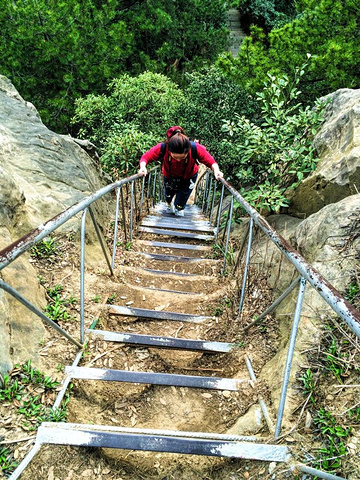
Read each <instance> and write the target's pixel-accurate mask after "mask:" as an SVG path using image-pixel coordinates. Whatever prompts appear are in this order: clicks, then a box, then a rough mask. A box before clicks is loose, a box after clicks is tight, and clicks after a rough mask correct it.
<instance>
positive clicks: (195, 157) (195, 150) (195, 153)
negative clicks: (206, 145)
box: [160, 141, 199, 165]
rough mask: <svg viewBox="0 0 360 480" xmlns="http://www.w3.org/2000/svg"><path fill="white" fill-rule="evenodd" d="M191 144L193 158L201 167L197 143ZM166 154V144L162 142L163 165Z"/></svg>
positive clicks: (161, 158)
mask: <svg viewBox="0 0 360 480" xmlns="http://www.w3.org/2000/svg"><path fill="white" fill-rule="evenodd" d="M190 144H191V156H192V158H193V159H194V160H195V162H196V163H197V164H198V165H199V162H198V154H197V148H196V142H192V141H190ZM165 153H166V143H164V142H162V143H161V150H160V154H161V157H160V160H161V163H162V162H163V160H164V156H165Z"/></svg>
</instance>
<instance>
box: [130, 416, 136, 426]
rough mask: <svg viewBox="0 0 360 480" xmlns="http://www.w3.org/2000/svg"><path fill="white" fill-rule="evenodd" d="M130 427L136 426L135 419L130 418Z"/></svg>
mask: <svg viewBox="0 0 360 480" xmlns="http://www.w3.org/2000/svg"><path fill="white" fill-rule="evenodd" d="M131 425H132V426H133V427H134V426H135V425H136V417H131Z"/></svg>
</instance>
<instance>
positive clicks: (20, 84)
mask: <svg viewBox="0 0 360 480" xmlns="http://www.w3.org/2000/svg"><path fill="white" fill-rule="evenodd" d="M225 12H226V7H225V4H224V2H222V1H220V0H214V1H213V2H208V1H206V0H187V1H185V0H178V1H177V2H169V1H168V0H154V1H151V2H148V1H146V2H145V1H144V0H137V1H136V0H124V1H119V0H103V1H99V0H83V1H81V2H78V1H77V0H67V1H55V0H26V1H24V0H23V1H21V0H14V1H11V2H9V1H8V0H0V28H1V37H0V73H2V74H4V75H6V76H7V77H9V78H10V79H11V81H12V82H13V83H14V85H15V87H16V88H17V89H18V90H19V92H20V94H21V95H22V96H24V97H25V98H26V99H29V100H31V101H32V102H33V103H34V104H35V106H36V107H37V109H38V110H39V113H40V116H41V117H42V119H43V121H44V122H45V123H46V124H47V125H49V126H50V127H51V128H54V129H56V130H59V131H62V132H67V131H68V123H69V118H70V117H71V116H72V115H73V113H74V100H75V99H76V98H79V97H81V96H85V95H88V94H91V93H93V94H95V95H99V94H101V93H103V92H104V91H105V89H106V85H107V84H108V83H109V82H110V81H111V80H112V79H114V78H117V77H118V76H120V75H122V74H123V73H125V72H127V73H130V74H136V73H141V72H143V71H145V70H147V69H148V70H152V71H156V72H161V73H165V72H167V73H170V72H171V71H176V72H177V71H180V70H182V69H183V67H184V65H185V64H187V65H188V68H189V69H192V68H198V66H199V64H201V63H202V62H204V61H210V60H213V59H215V58H216V56H217V54H218V52H219V51H221V50H222V49H224V48H225V46H226V43H227V37H228V31H227V29H226V28H225V23H226V19H225ZM172 67H174V68H172Z"/></svg>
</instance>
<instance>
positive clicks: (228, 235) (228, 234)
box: [222, 196, 234, 273]
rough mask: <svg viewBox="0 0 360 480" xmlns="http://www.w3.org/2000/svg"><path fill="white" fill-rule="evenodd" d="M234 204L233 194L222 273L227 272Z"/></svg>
mask: <svg viewBox="0 0 360 480" xmlns="http://www.w3.org/2000/svg"><path fill="white" fill-rule="evenodd" d="M233 206H234V197H233V196H231V203H230V211H229V217H228V225H227V233H226V244H225V250H224V264H223V268H222V273H224V272H225V267H226V255H227V251H228V247H229V239H230V229H231V218H232V212H233Z"/></svg>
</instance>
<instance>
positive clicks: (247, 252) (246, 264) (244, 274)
mask: <svg viewBox="0 0 360 480" xmlns="http://www.w3.org/2000/svg"><path fill="white" fill-rule="evenodd" d="M253 226H254V220H253V219H252V218H250V226H249V236H248V244H247V250H246V260H245V267H244V273H243V278H242V285H241V296H240V304H239V313H241V311H242V308H243V304H244V298H245V287H246V280H247V274H248V269H249V262H250V252H251V244H252V235H253Z"/></svg>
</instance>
